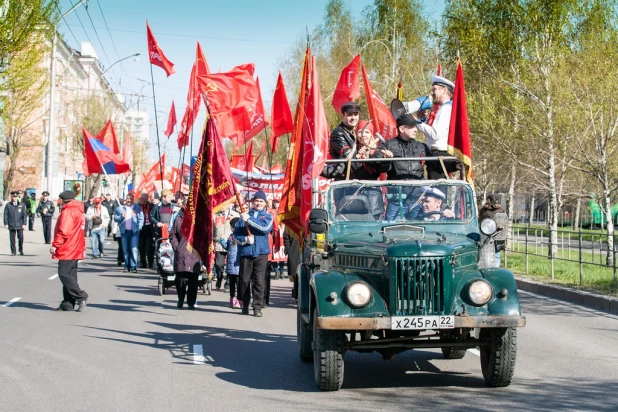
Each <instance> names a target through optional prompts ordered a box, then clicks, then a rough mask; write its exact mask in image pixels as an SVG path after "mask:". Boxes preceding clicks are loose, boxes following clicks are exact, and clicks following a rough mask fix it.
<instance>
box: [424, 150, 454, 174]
mask: <svg viewBox="0 0 618 412" xmlns="http://www.w3.org/2000/svg"><path fill="white" fill-rule="evenodd" d="M432 156H436V157H437V156H452V155H451V154H449V152H443V151H438V150H436V151H434V152H432ZM457 164H458V163H457V161H455V160H444V169H446V172H447V173H453V172H454V171H456V170H457ZM444 169H442V164H441V163H440V162H439V161H435V162H433V161H432V162H427V175H428V176H427V177H429V179H430V180H437V179H444V178H446V175H445V174H444Z"/></svg>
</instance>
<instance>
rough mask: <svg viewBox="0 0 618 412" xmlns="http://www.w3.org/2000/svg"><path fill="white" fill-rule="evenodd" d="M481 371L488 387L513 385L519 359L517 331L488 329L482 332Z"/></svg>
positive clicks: (513, 329)
mask: <svg viewBox="0 0 618 412" xmlns="http://www.w3.org/2000/svg"><path fill="white" fill-rule="evenodd" d="M481 340H485V341H488V343H489V345H484V346H481V348H480V349H481V350H480V352H481V370H482V371H483V378H485V382H486V383H487V385H489V386H492V387H505V386H509V385H510V384H511V380H512V379H513V373H514V372H515V360H516V358H517V329H516V328H488V329H483V330H482V332H481Z"/></svg>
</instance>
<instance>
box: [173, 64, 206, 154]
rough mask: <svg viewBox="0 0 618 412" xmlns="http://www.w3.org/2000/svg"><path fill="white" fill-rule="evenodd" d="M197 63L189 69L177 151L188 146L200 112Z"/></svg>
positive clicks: (200, 98) (200, 96) (200, 97)
mask: <svg viewBox="0 0 618 412" xmlns="http://www.w3.org/2000/svg"><path fill="white" fill-rule="evenodd" d="M197 70H198V68H197V63H194V64H193V68H192V69H191V78H190V79H189V92H188V93H187V108H186V109H185V114H184V116H183V117H182V122H181V123H180V131H179V132H178V150H180V149H181V148H182V147H184V146H188V145H189V135H190V133H191V128H192V127H193V123H194V122H195V118H196V117H197V115H198V113H199V111H200V104H201V103H202V95H201V93H200V86H199V82H198V78H197Z"/></svg>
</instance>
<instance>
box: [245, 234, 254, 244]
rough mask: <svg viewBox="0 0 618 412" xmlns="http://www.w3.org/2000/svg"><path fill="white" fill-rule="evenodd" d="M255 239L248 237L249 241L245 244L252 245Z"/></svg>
mask: <svg viewBox="0 0 618 412" xmlns="http://www.w3.org/2000/svg"><path fill="white" fill-rule="evenodd" d="M254 240H255V239H253V236H247V240H246V241H245V244H247V245H252V244H253V242H254Z"/></svg>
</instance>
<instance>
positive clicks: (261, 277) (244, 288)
mask: <svg viewBox="0 0 618 412" xmlns="http://www.w3.org/2000/svg"><path fill="white" fill-rule="evenodd" d="M267 266H268V255H260V256H258V257H255V258H254V257H245V256H243V257H241V258H240V283H239V285H238V297H239V298H240V300H241V301H242V305H243V308H248V307H249V303H250V302H251V294H250V292H249V283H251V286H252V288H253V309H254V310H255V309H262V307H263V306H264V289H265V287H266V267H267Z"/></svg>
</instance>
